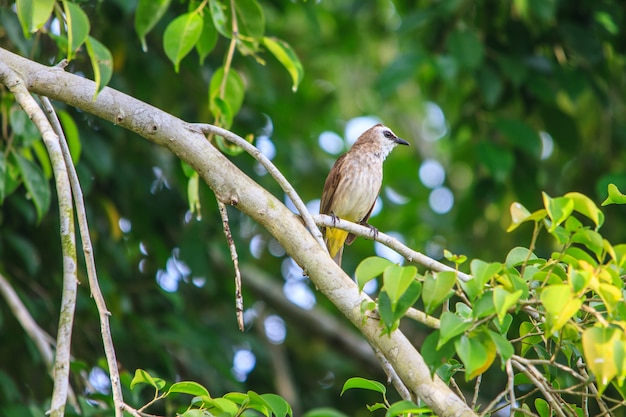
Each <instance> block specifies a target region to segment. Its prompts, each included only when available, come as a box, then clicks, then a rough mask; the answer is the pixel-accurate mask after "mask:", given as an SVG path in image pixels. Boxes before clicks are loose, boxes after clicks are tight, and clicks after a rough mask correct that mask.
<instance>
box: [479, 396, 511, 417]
mask: <svg viewBox="0 0 626 417" xmlns="http://www.w3.org/2000/svg"><path fill="white" fill-rule="evenodd" d="M506 393H507V391H506V390H503V391H501V392H500V394H498V395H496V397H495V398H494V399H493V400H491V402H490V403H489V404H488V405H487V407H485V409H484V410H483V411H482V413H480V417H484V416H486V415H489V414H491V415H493V414H495V413H496V411H498V410H501V409H502V408H504V407H506V403H505V404H500V401H501V400H502V398H504V397H506ZM496 406H498V407H497V408H496Z"/></svg>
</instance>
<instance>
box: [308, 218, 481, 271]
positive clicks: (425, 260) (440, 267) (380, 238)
mask: <svg viewBox="0 0 626 417" xmlns="http://www.w3.org/2000/svg"><path fill="white" fill-rule="evenodd" d="M313 219H314V220H315V223H316V224H317V225H318V226H320V227H322V226H323V227H335V228H337V229H341V230H346V231H348V232H350V233H352V234H354V235H357V236H361V237H364V238H366V239H373V240H375V241H377V242H380V243H382V244H383V245H385V246H388V247H390V248H391V249H393V250H395V251H396V252H398V253H399V254H400V255H402V256H404V258H405V259H406V260H407V261H409V262H411V263H416V264H420V265H422V266H425V267H426V268H428V269H430V270H431V271H437V272H444V271H450V272H455V273H456V276H457V277H458V278H459V279H460V280H461V281H469V280H470V279H471V277H470V276H469V275H467V274H465V273H463V272H460V271H457V270H455V269H454V268H452V267H449V266H448V265H444V264H442V263H441V262H439V261H436V260H434V259H433V258H429V257H428V256H426V255H424V254H422V253H420V252H417V251H415V250H413V249H411V248H409V247H408V246H406V245H404V244H402V243H401V242H400V241H398V240H397V239H394V238H392V237H391V236H389V235H386V234H385V233H383V232H380V231H379V232H378V233H376V235H375V236H374V235H373V233H372V229H371V228H369V227H367V226H363V225H360V224H357V223H352V222H349V221H347V220H343V219H339V218H336V217H335V218H333V217H332V216H328V215H326V214H318V215H316V216H313Z"/></svg>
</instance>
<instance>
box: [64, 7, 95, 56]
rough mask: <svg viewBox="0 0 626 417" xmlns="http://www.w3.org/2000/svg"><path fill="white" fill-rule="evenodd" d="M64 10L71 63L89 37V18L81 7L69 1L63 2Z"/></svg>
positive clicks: (68, 53) (68, 54)
mask: <svg viewBox="0 0 626 417" xmlns="http://www.w3.org/2000/svg"><path fill="white" fill-rule="evenodd" d="M63 10H64V11H65V20H66V23H67V45H68V47H67V60H68V61H71V60H72V59H73V58H74V54H75V52H76V51H77V50H78V48H80V46H81V45H82V44H83V43H85V41H86V40H87V37H88V36H89V29H90V25H89V18H88V17H87V14H86V13H85V12H84V11H83V10H82V9H81V8H80V7H78V6H77V5H76V4H74V3H70V2H69V1H67V0H63Z"/></svg>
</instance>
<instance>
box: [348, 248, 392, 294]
mask: <svg viewBox="0 0 626 417" xmlns="http://www.w3.org/2000/svg"><path fill="white" fill-rule="evenodd" d="M392 265H394V263H393V262H391V261H390V260H388V259H385V258H380V257H378V256H370V257H369V258H365V259H364V260H363V261H361V262H360V263H359V265H358V266H357V267H356V270H355V271H354V276H355V277H356V282H357V284H358V286H359V291H363V287H365V284H367V283H368V282H369V281H371V280H373V279H374V278H376V277H378V276H380V275H381V274H382V273H383V271H384V270H385V268H387V267H389V266H392Z"/></svg>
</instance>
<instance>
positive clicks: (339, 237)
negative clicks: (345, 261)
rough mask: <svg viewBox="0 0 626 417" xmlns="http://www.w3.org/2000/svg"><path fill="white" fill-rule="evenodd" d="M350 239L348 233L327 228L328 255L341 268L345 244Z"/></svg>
mask: <svg viewBox="0 0 626 417" xmlns="http://www.w3.org/2000/svg"><path fill="white" fill-rule="evenodd" d="M347 237H348V232H346V231H345V230H341V229H335V228H333V227H327V228H326V234H325V239H324V240H325V241H326V247H328V253H329V254H330V256H331V257H332V258H333V260H334V261H335V263H336V264H337V265H339V266H341V256H342V255H343V244H344V242H345V241H346V238H347Z"/></svg>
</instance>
